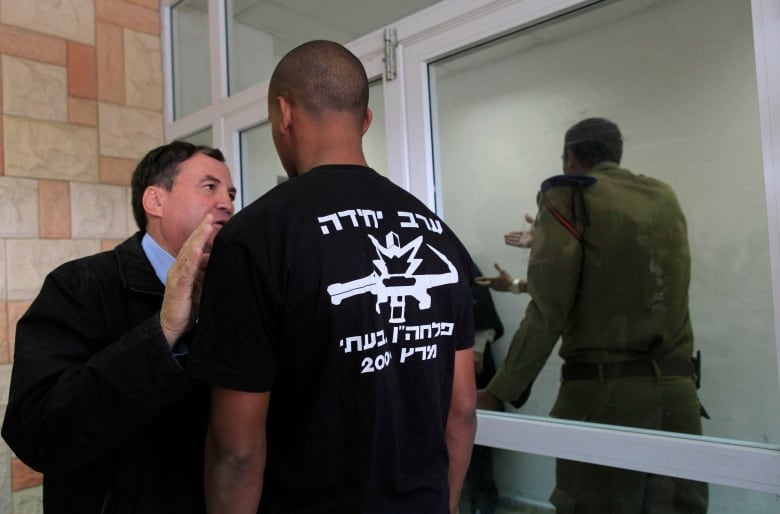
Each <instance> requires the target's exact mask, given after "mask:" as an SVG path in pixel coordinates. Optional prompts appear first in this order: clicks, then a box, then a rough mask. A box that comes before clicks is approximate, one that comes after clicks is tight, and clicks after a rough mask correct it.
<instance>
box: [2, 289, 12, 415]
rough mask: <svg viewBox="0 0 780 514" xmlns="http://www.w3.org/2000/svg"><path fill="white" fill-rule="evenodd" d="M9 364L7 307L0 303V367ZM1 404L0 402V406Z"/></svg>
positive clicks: (9, 341)
mask: <svg viewBox="0 0 780 514" xmlns="http://www.w3.org/2000/svg"><path fill="white" fill-rule="evenodd" d="M9 362H11V340H10V339H8V307H7V306H6V302H0V365H2V364H8V363H9ZM0 379H2V377H1V376H0ZM2 392H3V389H0V393H2ZM2 403H3V402H2V401H1V400H0V404H2Z"/></svg>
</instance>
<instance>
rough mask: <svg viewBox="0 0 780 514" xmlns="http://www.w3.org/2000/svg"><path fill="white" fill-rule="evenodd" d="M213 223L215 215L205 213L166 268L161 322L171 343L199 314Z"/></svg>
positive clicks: (189, 326) (188, 327)
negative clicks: (169, 267)
mask: <svg viewBox="0 0 780 514" xmlns="http://www.w3.org/2000/svg"><path fill="white" fill-rule="evenodd" d="M213 223H214V215H213V214H207V215H206V216H205V217H204V218H203V220H202V221H201V222H200V224H199V225H198V226H197V228H196V229H195V231H194V232H193V233H192V234H191V235H190V237H189V238H187V240H186V241H185V242H184V244H183V245H182V247H181V250H179V255H177V256H176V261H174V263H173V266H171V269H170V270H168V279H167V281H168V283H167V285H166V286H165V295H164V296H163V303H162V308H161V309H160V326H161V327H162V330H163V334H165V339H166V340H167V341H168V344H170V345H171V347H173V345H175V344H176V341H178V340H179V338H180V337H181V336H182V335H184V334H185V333H187V331H189V330H190V329H191V328H192V326H193V325H194V324H195V319H196V318H197V317H198V307H199V305H200V293H201V289H202V287H203V276H204V273H205V271H206V265H207V264H208V261H209V251H210V246H209V242H210V241H211V237H212V235H213V234H214V231H215V230H216V229H215V228H214V226H213Z"/></svg>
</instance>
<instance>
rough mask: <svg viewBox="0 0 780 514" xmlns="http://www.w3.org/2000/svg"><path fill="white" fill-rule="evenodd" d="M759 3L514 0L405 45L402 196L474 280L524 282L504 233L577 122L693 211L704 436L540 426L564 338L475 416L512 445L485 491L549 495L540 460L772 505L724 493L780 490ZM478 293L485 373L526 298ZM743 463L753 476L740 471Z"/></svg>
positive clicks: (532, 204)
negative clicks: (422, 208)
mask: <svg viewBox="0 0 780 514" xmlns="http://www.w3.org/2000/svg"><path fill="white" fill-rule="evenodd" d="M767 9H769V10H772V12H775V13H776V11H777V6H773V5H770V3H766V2H750V1H749V0H743V1H731V0H728V1H727V0H718V1H715V2H713V1H712V0H684V1H679V2H665V1H652V2H647V1H644V0H642V1H639V0H622V1H610V2H549V3H546V4H543V3H541V2H516V3H512V4H511V5H507V6H504V7H502V8H500V9H495V10H493V11H491V12H485V13H484V15H483V16H475V17H474V18H472V19H470V20H468V21H464V22H463V23H462V24H459V25H458V26H457V27H453V28H452V29H451V30H449V31H446V32H443V33H440V34H437V35H435V36H431V37H430V38H427V39H423V40H420V41H418V42H415V43H413V44H410V45H407V46H406V47H405V49H404V50H405V53H404V60H405V65H404V71H405V77H404V81H405V83H406V84H407V85H406V90H407V93H406V94H407V100H408V103H407V116H408V124H407V130H408V133H409V134H408V137H409V168H410V187H411V189H412V190H413V191H414V192H415V193H416V194H417V195H418V196H420V197H422V198H424V199H425V200H426V201H428V202H429V204H430V205H434V206H435V208H436V209H437V211H438V212H439V213H440V214H441V215H442V216H443V218H444V219H445V221H447V223H448V224H449V225H450V226H451V227H452V228H453V229H454V231H455V232H456V233H457V234H458V235H459V236H460V237H461V239H462V240H463V242H464V243H465V245H466V246H467V248H469V250H470V251H471V252H472V255H473V257H474V259H475V261H476V263H477V264H478V265H479V267H480V268H481V269H482V271H483V272H485V274H495V271H494V269H493V264H494V263H496V262H498V263H500V264H501V265H502V267H504V268H506V269H507V270H509V271H510V272H511V273H512V274H513V275H514V276H516V277H521V278H524V277H525V272H526V267H527V265H528V262H529V255H528V254H529V251H528V250H527V249H521V248H517V247H513V246H508V245H506V244H505V242H504V235H505V234H507V233H510V232H513V231H518V230H522V229H525V228H527V224H526V221H525V219H524V218H525V215H526V214H530V215H531V216H532V217H533V216H535V215H536V212H537V203H536V202H537V193H538V191H539V189H540V184H541V182H542V181H543V180H544V179H546V178H548V177H550V176H552V175H557V174H560V173H562V160H561V153H562V150H563V137H564V133H565V132H566V130H567V129H568V128H569V127H570V126H572V125H573V124H574V123H576V122H578V121H580V120H582V119H585V118H592V117H603V118H608V119H610V120H612V121H614V122H616V123H617V124H618V125H619V126H620V128H621V129H622V132H623V137H624V154H623V161H622V164H623V165H624V166H625V167H626V168H629V169H630V170H632V171H633V172H635V173H637V174H642V175H647V176H650V177H654V178H657V179H659V180H662V181H663V182H665V183H667V184H669V185H670V186H671V188H672V189H673V190H674V191H675V192H676V195H677V197H678V199H679V201H680V204H681V206H682V209H683V211H684V212H685V216H686V218H687V222H688V239H689V243H690V254H691V255H690V257H691V262H692V268H691V269H692V272H691V277H692V278H691V285H690V291H689V294H690V312H691V319H692V324H693V331H694V336H695V347H696V348H697V349H700V350H701V352H702V355H703V358H702V361H703V365H702V366H703V367H702V372H701V375H702V383H701V389H700V390H699V395H700V397H701V400H702V403H703V405H704V406H705V408H706V410H707V411H708V413H709V415H710V419H704V420H703V425H704V429H703V431H704V435H703V436H690V435H675V434H671V433H668V432H658V431H647V430H641V429H639V430H637V429H627V428H625V427H623V426H617V425H596V424H592V423H579V422H569V421H560V420H553V419H552V418H550V417H548V413H549V412H550V410H551V408H552V406H553V404H554V403H555V400H556V397H557V395H558V390H559V387H560V376H561V371H560V370H561V364H562V360H561V358H560V357H558V356H557V355H556V352H557V350H558V349H559V348H560V342H559V343H558V345H556V348H555V351H554V353H553V356H552V357H550V358H549V359H548V360H547V362H546V364H545V365H544V368H543V369H542V371H541V372H540V373H539V375H538V377H537V379H536V381H535V383H534V385H533V389H532V394H531V396H530V399H529V400H528V402H527V403H526V404H525V405H524V406H523V407H521V408H520V409H514V408H512V407H511V406H507V412H506V413H503V414H493V413H487V412H482V413H480V431H479V435H478V439H479V440H480V442H482V443H483V444H486V445H488V446H494V447H497V448H505V449H507V450H511V451H512V452H511V453H508V452H499V454H498V455H499V456H498V458H497V459H496V464H495V466H494V472H495V480H496V482H497V483H498V484H499V485H500V486H502V487H503V490H501V489H500V490H499V495H500V496H502V497H508V498H515V499H518V500H523V499H524V498H527V499H528V500H529V501H531V503H533V502H535V501H539V499H540V498H544V499H546V498H547V496H548V495H549V493H550V491H551V489H552V484H554V482H555V477H554V467H553V466H551V465H550V461H549V460H547V459H543V458H540V457H537V456H534V455H529V454H535V455H543V456H551V457H559V458H566V459H571V460H578V461H585V462H593V463H598V464H607V465H610V466H615V467H620V468H626V469H638V470H645V471H649V472H652V473H657V474H659V475H671V476H679V477H684V478H692V479H696V480H701V481H705V482H710V483H711V484H722V485H724V486H726V487H712V488H711V493H710V499H711V502H710V503H711V507H710V512H724V513H725V512H736V511H746V512H747V511H749V512H771V509H772V508H776V503H775V500H774V499H773V498H772V497H771V495H765V494H760V493H748V492H746V491H742V490H741V489H738V488H746V489H751V490H756V491H766V492H775V493H776V492H778V491H780V465H779V464H778V462H780V451H779V450H778V449H779V448H780V431H778V427H780V423H778V421H780V409H779V408H778V407H780V392H779V391H778V334H777V333H776V326H777V314H776V313H777V309H776V308H775V307H774V305H776V303H773V297H774V298H776V295H777V291H778V281H777V278H776V277H777V269H776V266H777V263H778V261H777V250H776V246H777V240H778V233H777V213H776V208H775V205H776V190H775V187H774V185H773V184H775V181H776V179H777V178H776V176H775V175H776V173H777V168H776V163H775V165H774V166H773V164H772V162H773V161H772V158H773V157H772V156H773V155H775V154H774V153H773V152H776V148H777V145H778V138H779V137H780V134H779V133H778V127H777V126H776V123H777V121H776V120H775V121H774V123H775V125H772V124H771V123H769V121H770V117H769V116H768V114H769V111H770V110H771V109H770V107H771V105H776V102H777V101H778V100H777V91H778V90H777V83H776V82H775V83H774V84H775V89H771V88H770V90H769V91H767V89H765V88H766V80H767V74H769V77H770V78H771V77H775V78H774V80H776V77H777V75H776V74H775V75H772V74H771V73H772V70H773V69H774V67H775V64H774V62H775V60H776V55H774V56H772V54H771V53H765V48H766V41H767V39H765V38H766V37H768V36H766V35H765V32H764V31H765V30H766V27H767V26H768V25H769V26H772V27H774V29H775V30H776V28H777V24H776V23H774V25H772V23H773V22H772V21H771V20H772V15H771V14H770V13H767ZM453 25H455V24H453ZM659 34H663V37H659ZM775 73H776V72H775ZM770 91H773V92H771V93H770ZM772 102H775V104H772ZM420 106H421V107H422V108H421V109H417V110H416V108H417V107H420ZM774 159H776V157H774ZM767 200H768V201H767ZM606 294H609V292H607V293H606ZM493 298H494V301H495V303H496V304H497V308H498V311H499V315H500V317H501V319H502V320H503V322H504V326H505V327H506V334H505V335H504V336H503V338H501V339H499V340H498V341H496V342H495V343H494V344H493V354H494V356H495V358H496V360H497V362H496V364H497V365H500V364H501V362H502V361H503V358H504V356H505V355H506V353H507V350H508V347H509V343H510V341H511V339H512V334H513V333H514V331H515V330H516V329H517V327H518V325H519V323H520V321H521V320H522V318H523V314H524V311H525V309H526V306H527V304H528V301H529V300H528V296H527V295H523V296H518V295H512V294H508V293H493ZM523 452H525V453H523ZM734 460H737V461H739V462H741V463H742V464H740V466H739V467H735V466H734V465H733V462H734ZM752 466H755V468H753V469H762V472H761V473H760V474H759V475H754V474H752V473H751V474H750V476H747V475H745V473H744V472H743V470H744V469H751V467H752ZM540 477H546V478H544V479H541V478H540ZM745 505H750V506H751V507H750V508H746V507H745Z"/></svg>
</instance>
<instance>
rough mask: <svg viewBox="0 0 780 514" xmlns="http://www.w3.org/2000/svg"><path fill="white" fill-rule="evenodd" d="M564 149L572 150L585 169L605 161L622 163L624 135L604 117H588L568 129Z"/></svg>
mask: <svg viewBox="0 0 780 514" xmlns="http://www.w3.org/2000/svg"><path fill="white" fill-rule="evenodd" d="M563 149H564V151H565V150H571V152H572V153H573V154H574V158H575V159H576V160H577V162H578V163H579V165H580V166H582V167H583V168H585V169H590V168H592V167H593V166H595V165H597V164H598V163H600V162H604V161H610V162H614V163H617V164H620V159H621V158H622V157H623V136H622V134H621V133H620V129H619V128H618V126H617V125H616V124H614V123H613V122H611V121H609V120H605V119H604V118H588V119H586V120H582V121H580V122H579V123H576V124H574V125H573V126H572V127H571V128H570V129H569V130H567V131H566V137H565V138H564V143H563Z"/></svg>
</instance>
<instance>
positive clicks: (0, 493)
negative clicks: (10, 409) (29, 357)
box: [0, 366, 13, 514]
mask: <svg viewBox="0 0 780 514" xmlns="http://www.w3.org/2000/svg"><path fill="white" fill-rule="evenodd" d="M6 369H7V371H6ZM6 373H7V374H8V375H10V374H11V366H0V377H1V376H3V375H4V374H6ZM0 393H2V395H3V398H4V400H3V402H2V404H1V405H0V415H3V416H5V401H6V400H5V398H7V397H8V387H7V385H6V387H4V388H3V389H0ZM11 498H12V496H11V450H9V449H8V446H7V445H6V444H5V441H2V440H0V512H2V513H4V514H12V513H13V510H12V509H13V503H12V502H11Z"/></svg>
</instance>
